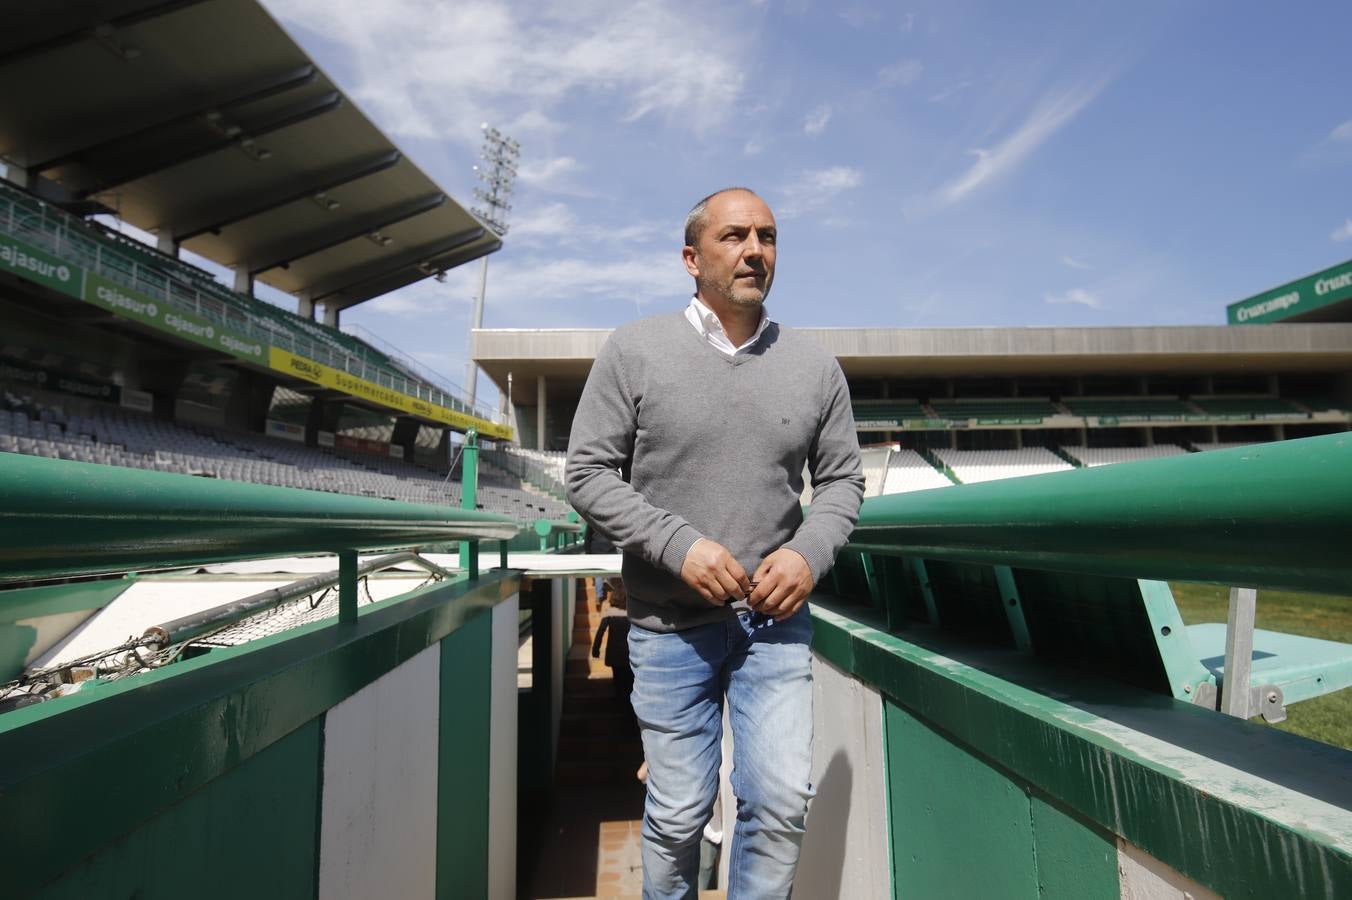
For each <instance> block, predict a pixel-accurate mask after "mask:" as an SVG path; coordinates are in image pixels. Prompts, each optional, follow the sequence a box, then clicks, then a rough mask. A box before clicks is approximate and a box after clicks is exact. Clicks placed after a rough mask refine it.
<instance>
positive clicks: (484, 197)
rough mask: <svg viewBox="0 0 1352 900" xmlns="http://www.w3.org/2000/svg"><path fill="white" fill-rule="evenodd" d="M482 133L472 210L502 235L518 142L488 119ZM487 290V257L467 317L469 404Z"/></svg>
mask: <svg viewBox="0 0 1352 900" xmlns="http://www.w3.org/2000/svg"><path fill="white" fill-rule="evenodd" d="M479 128H480V130H482V131H483V133H484V143H483V148H482V150H481V151H480V153H479V159H481V160H483V161H484V163H485V165H484V166H475V167H474V172H475V173H476V174H477V175H478V176H479V180H480V181H481V182H483V184H481V185H480V186H478V187H476V188H475V189H474V196H475V197H476V198H477V199H478V200H479V202H480V203H482V204H483V205H482V206H476V207H474V208H473V209H472V210H471V212H473V213H474V215H475V216H477V217H478V218H479V220H480V221H482V222H483V223H484V224H485V225H487V226H488V227H489V228H491V229H493V233H494V234H496V235H497V236H498V237H502V236H503V235H505V234H506V233H507V213H509V212H511V211H512V204H511V199H512V190H513V189H514V188H515V186H516V167H517V165H518V164H519V163H520V161H521V145H520V144H518V143H517V142H516V141H514V140H512V139H511V138H509V137H507V136H506V135H505V134H503V133H502V132H501V131H498V130H497V129H496V128H493V127H491V126H490V125H489V124H488V123H487V122H485V123H483V124H482V125H480V126H479ZM487 290H488V257H487V256H484V257H482V258H480V260H479V292H478V293H477V294H475V295H474V312H473V314H472V316H471V318H470V333H469V344H470V352H469V354H468V355H469V357H470V359H469V362H468V363H467V364H466V367H465V368H466V372H465V391H466V394H467V396H466V398H465V399H466V400H468V401H469V405H470V406H471V407H473V406H474V401H475V398H476V397H477V395H478V390H479V366H478V365H477V364H476V363H475V362H474V330H475V329H476V328H481V327H483V324H484V293H485V292H486V291H487Z"/></svg>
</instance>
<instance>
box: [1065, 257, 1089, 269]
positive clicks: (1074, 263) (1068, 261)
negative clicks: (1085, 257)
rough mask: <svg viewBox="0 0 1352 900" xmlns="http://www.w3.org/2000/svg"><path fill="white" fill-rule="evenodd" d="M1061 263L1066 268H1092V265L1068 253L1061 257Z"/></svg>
mask: <svg viewBox="0 0 1352 900" xmlns="http://www.w3.org/2000/svg"><path fill="white" fill-rule="evenodd" d="M1061 265H1063V266H1066V267H1067V268H1071V269H1092V268H1093V266H1091V265H1089V263H1087V262H1081V261H1080V260H1078V259H1076V258H1075V257H1073V256H1071V255H1069V254H1066V255H1064V256H1062V257H1061Z"/></svg>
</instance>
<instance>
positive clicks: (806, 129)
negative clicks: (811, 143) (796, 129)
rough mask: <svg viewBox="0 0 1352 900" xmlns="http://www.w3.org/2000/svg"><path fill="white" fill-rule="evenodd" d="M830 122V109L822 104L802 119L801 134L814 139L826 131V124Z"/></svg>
mask: <svg viewBox="0 0 1352 900" xmlns="http://www.w3.org/2000/svg"><path fill="white" fill-rule="evenodd" d="M830 121H831V107H830V106H828V105H827V104H825V103H823V104H822V105H821V106H818V107H817V108H816V109H814V110H812V112H810V113H808V114H807V117H806V118H804V119H803V133H804V134H806V135H810V136H812V137H816V136H817V135H819V134H821V133H822V132H823V131H825V130H826V123H827V122H830Z"/></svg>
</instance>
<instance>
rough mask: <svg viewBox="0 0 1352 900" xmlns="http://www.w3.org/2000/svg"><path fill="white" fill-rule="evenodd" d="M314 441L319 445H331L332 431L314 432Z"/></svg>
mask: <svg viewBox="0 0 1352 900" xmlns="http://www.w3.org/2000/svg"><path fill="white" fill-rule="evenodd" d="M315 443H316V444H318V445H319V446H321V447H332V446H333V443H334V441H333V432H332V431H317V432H315Z"/></svg>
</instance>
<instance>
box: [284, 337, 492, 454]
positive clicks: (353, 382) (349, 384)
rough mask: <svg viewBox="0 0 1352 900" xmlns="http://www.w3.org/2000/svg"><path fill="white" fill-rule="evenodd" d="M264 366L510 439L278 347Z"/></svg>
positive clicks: (482, 422)
mask: <svg viewBox="0 0 1352 900" xmlns="http://www.w3.org/2000/svg"><path fill="white" fill-rule="evenodd" d="M268 365H269V367H271V368H272V369H273V370H275V371H278V372H285V373H286V374H287V375H291V376H294V377H296V378H301V379H303V380H305V381H308V382H311V383H312V384H318V385H322V386H323V387H327V388H333V389H334V390H338V391H342V392H343V393H345V394H350V395H352V396H353V397H361V398H362V399H363V400H369V401H371V402H372V403H376V404H379V405H380V406H384V407H386V408H387V409H396V410H399V411H400V412H406V413H411V414H413V415H415V416H421V417H422V418H424V419H428V420H429V421H432V422H440V423H441V424H443V425H450V426H451V427H453V428H462V429H470V428H474V429H477V430H478V432H479V433H480V434H482V435H484V436H485V437H490V438H505V439H510V438H511V436H512V432H511V429H510V428H507V427H506V426H504V425H496V424H494V423H492V422H490V421H488V420H487V419H480V418H479V417H478V416H470V415H466V414H465V413H462V412H459V411H458V410H454V409H447V408H446V407H444V406H438V405H437V404H435V403H428V402H427V401H426V400H419V399H418V398H416V397H410V396H408V395H407V394H401V393H399V392H398V391H395V390H392V389H390V388H387V387H384V386H383V385H379V384H376V383H375V382H373V381H367V380H366V379H364V378H358V377H356V376H355V375H349V374H348V373H346V372H343V371H341V370H339V369H334V368H332V367H330V366H326V365H322V364H321V363H317V362H315V361H314V360H312V359H306V358H305V357H303V356H297V355H296V354H294V353H288V352H287V351H286V350H283V349H282V348H280V347H273V348H272V350H271V352H270V354H269V358H268Z"/></svg>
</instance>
